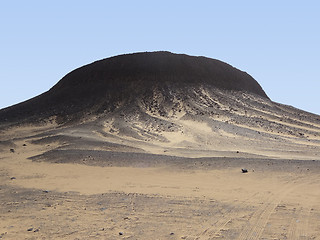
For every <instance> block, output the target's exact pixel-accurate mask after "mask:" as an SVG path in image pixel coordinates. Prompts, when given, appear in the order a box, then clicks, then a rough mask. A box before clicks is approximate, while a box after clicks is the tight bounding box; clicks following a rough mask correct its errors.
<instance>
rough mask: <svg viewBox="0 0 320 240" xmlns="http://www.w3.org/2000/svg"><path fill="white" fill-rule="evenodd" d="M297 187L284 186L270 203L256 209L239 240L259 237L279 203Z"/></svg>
mask: <svg viewBox="0 0 320 240" xmlns="http://www.w3.org/2000/svg"><path fill="white" fill-rule="evenodd" d="M296 187H297V186H291V187H290V185H289V186H286V187H284V188H282V191H280V192H279V193H276V194H275V195H274V196H273V197H271V199H270V201H268V203H266V204H264V205H262V206H261V207H260V208H259V209H258V210H257V211H255V212H254V214H253V215H252V217H251V218H250V219H249V222H248V224H247V225H246V226H245V227H244V229H243V230H242V232H241V233H240V235H239V237H238V240H254V239H259V238H260V237H261V235H262V233H263V231H264V229H265V227H266V225H267V222H268V220H269V218H270V216H271V214H272V213H273V211H274V210H275V208H276V207H277V206H278V205H279V203H280V202H281V200H282V199H283V198H284V197H285V196H286V195H287V194H288V193H289V192H291V191H292V190H293V189H294V188H296ZM283 189H285V190H283Z"/></svg>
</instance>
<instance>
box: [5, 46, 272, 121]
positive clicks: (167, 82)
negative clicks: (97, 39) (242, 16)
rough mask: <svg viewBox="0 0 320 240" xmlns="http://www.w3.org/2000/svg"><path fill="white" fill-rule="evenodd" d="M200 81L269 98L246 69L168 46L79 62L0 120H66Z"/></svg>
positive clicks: (10, 108)
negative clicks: (164, 49) (173, 50)
mask: <svg viewBox="0 0 320 240" xmlns="http://www.w3.org/2000/svg"><path fill="white" fill-rule="evenodd" d="M201 86H210V87H215V88H219V89H225V90H235V91H244V92H249V93H253V94H256V95H259V96H261V97H264V98H268V97H267V95H266V94H265V92H264V91H263V90H262V88H261V86H260V85H259V84H258V83H257V82H256V81H255V80H254V79H253V78H252V77H251V76H250V75H248V74H247V73H245V72H242V71H240V70H238V69H236V68H234V67H232V66H230V65H228V64H226V63H224V62H221V61H218V60H215V59H210V58H206V57H193V56H188V55H184V54H173V53H170V52H150V53H148V52H146V53H135V54H127V55H120V56H115V57H111V58H107V59H103V60H100V61H97V62H94V63H91V64H88V65H86V66H83V67H80V68H78V69H76V70H74V71H72V72H70V73H69V74H67V75H66V76H65V77H63V78H62V79H61V80H60V81H59V82H58V83H57V84H56V85H55V86H54V87H52V88H51V89H50V90H49V91H47V92H45V93H43V94H41V95H39V96H37V97H35V98H32V99H30V100H28V101H26V102H23V103H20V104H17V105H14V106H12V107H8V108H5V109H2V110H0V122H10V121H16V120H20V121H21V119H25V120H36V119H38V120H39V119H42V118H48V117H50V116H58V117H61V118H62V119H63V121H67V120H70V119H75V118H79V117H82V116H83V115H84V114H88V113H90V114H95V113H101V112H112V111H114V110H115V109H116V108H117V107H119V105H121V104H122V105H124V104H126V105H128V104H132V103H135V105H136V103H137V102H138V100H139V99H145V98H148V97H152V95H153V90H154V89H158V90H159V91H160V92H163V93H168V92H170V91H175V90H177V89H179V90H181V91H182V92H184V91H185V89H188V88H190V87H192V88H199V87H201ZM144 101H145V100H144ZM145 102H148V101H145ZM149 102H150V101H149Z"/></svg>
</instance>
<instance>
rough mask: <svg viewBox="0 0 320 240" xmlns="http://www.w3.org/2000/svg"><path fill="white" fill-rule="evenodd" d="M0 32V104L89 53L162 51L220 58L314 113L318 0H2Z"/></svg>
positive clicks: (55, 77)
mask: <svg viewBox="0 0 320 240" xmlns="http://www.w3.org/2000/svg"><path fill="white" fill-rule="evenodd" d="M0 31H1V32H0V34H1V35H0V108H4V107H7V106H10V105H13V104H15V103H18V102H21V101H24V100H27V99H29V98H31V97H34V96H36V95H39V94H41V93H43V92H45V91H47V90H49V89H50V88H51V87H52V86H53V85H54V84H56V83H57V82H58V81H59V80H60V79H61V78H62V77H63V76H64V75H66V74H67V73H68V72H70V71H71V70H74V69H75V68H78V67H80V66H82V65H85V64H88V63H91V62H93V61H96V60H99V59H102V58H107V57H110V56H114V55H119V54H123V53H132V52H141V51H156V50H167V51H171V52H174V53H186V54H189V55H195V56H206V57H210V58H215V59H219V60H222V61H225V62H227V63H229V64H231V65H233V66H234V67H236V68H239V69H241V70H243V71H246V72H248V73H249V74H250V75H252V76H253V77H254V78H255V79H256V80H257V81H258V82H259V83H260V84H261V85H262V87H263V89H264V90H265V91H266V93H267V94H268V95H269V97H270V98H271V99H272V100H274V101H276V102H280V103H284V104H288V105H292V106H294V107H297V108H301V109H303V110H306V111H310V112H313V113H317V114H320V93H319V90H320V66H319V63H320V61H319V57H320V1H308V0H306V1H295V0H291V1H289V0H282V1H279V0H277V1H276V0H270V1H257V0H252V1H247V0H241V1H240V0H234V1H229V0H225V1H221V0H219V1H218V0H211V1H201V0H199V1H188V0H181V1H179V0H171V1H167V0H162V1H150V0H149V1H139V0H135V1H131V0H128V1H124V0H118V1H107V0H105V1H96V0H91V1H82V0H77V1H73V0H64V1H61V0H55V1H43V0H41V1H33V0H29V1H24V0H21V1H16V0H10V1H1V2H0Z"/></svg>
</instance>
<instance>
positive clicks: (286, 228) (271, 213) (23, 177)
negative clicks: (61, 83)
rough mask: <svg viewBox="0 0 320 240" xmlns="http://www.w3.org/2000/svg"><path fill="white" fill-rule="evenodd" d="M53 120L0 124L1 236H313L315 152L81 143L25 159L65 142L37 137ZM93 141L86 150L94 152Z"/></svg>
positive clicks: (317, 187) (317, 186)
mask: <svg viewBox="0 0 320 240" xmlns="http://www.w3.org/2000/svg"><path fill="white" fill-rule="evenodd" d="M194 124H195V123H194ZM187 125H188V126H189V123H187ZM57 128H58V126H57V125H54V124H53V125H50V124H49V125H46V126H42V127H41V128H39V129H38V128H37V127H30V126H27V127H21V126H20V127H18V128H17V129H10V130H8V131H2V134H1V136H2V141H1V143H2V148H1V159H0V163H1V171H0V178H1V181H0V182H1V187H0V196H1V205H0V213H1V214H0V216H1V221H0V234H1V235H0V236H1V238H3V239H319V235H320V225H319V222H320V202H319V199H320V181H319V179H320V178H319V177H320V163H319V161H318V160H294V159H280V158H270V157H269V158H266V157H264V156H263V154H262V153H261V154H260V155H258V154H259V152H255V153H256V154H257V155H256V157H255V158H253V157H252V156H253V155H252V156H251V155H250V156H249V155H248V154H247V155H246V154H242V155H243V156H240V157H239V154H240V155H241V153H236V152H231V151H230V152H228V154H227V151H225V152H223V154H222V153H221V152H220V153H218V152H217V153H216V155H217V157H210V158H208V157H207V158H205V157H204V158H187V157H181V156H180V157H177V156H176V157H174V156H171V157H170V156H166V155H160V157H158V158H157V157H152V155H147V157H145V159H144V160H141V161H140V159H139V155H137V156H136V157H133V156H132V154H134V153H130V152H128V153H127V154H129V155H130V156H129V157H125V155H123V156H122V157H121V156H118V158H120V159H121V158H123V161H121V160H119V159H118V160H117V159H116V160H115V161H112V159H111V160H110V162H108V161H106V162H102V161H100V160H99V159H95V156H94V155H93V154H92V152H88V151H89V150H84V149H80V150H81V151H82V153H83V151H84V152H86V151H87V152H86V154H85V156H82V157H81V158H80V159H69V160H70V161H68V159H65V161H64V162H61V161H56V160H57V159H54V160H53V161H40V160H39V159H38V158H39V157H36V158H34V159H33V160H32V157H34V156H41V154H43V153H48V152H51V151H52V150H57V149H66V148H67V146H68V144H70V142H67V141H66V139H64V141H65V142H61V141H60V140H58V139H53V140H52V142H50V143H49V142H48V141H47V142H46V141H44V140H43V139H45V138H46V136H45V133H52V131H53V130H55V129H57ZM205 128H206V127H205V125H203V124H202V123H201V124H199V125H198V126H195V127H194V129H196V131H197V132H199V131H200V130H201V129H203V130H208V129H205ZM73 131H74V132H76V131H75V130H74V128H73ZM37 132H41V133H42V134H40V135H41V136H39V134H37ZM64 132H65V133H66V134H67V133H68V129H64ZM167 134H168V135H170V137H168V139H170V141H169V142H168V143H167V146H166V147H167V148H168V149H171V150H170V151H173V148H172V146H173V145H174V144H178V143H179V142H180V141H181V138H179V133H176V134H174V133H172V134H169V133H167ZM80 135H81V134H80V133H79V132H78V133H77V138H79V137H80ZM94 136H96V139H95V140H97V141H98V140H99V139H100V138H101V135H99V134H96V135H94V134H92V135H91V136H88V134H87V133H86V132H85V133H83V135H82V141H83V142H84V143H85V140H83V139H86V137H87V139H89V140H88V144H89V145H90V144H92V142H90V141H92V140H93V138H94ZM60 137H61V135H60ZM89 137H90V138H89ZM225 137H227V136H225ZM8 139H10V140H11V141H8ZM41 139H42V141H39V140H41ZM24 145H25V146H24ZM162 145H163V143H161V144H160V147H163V146H162ZM169 147H171V148H169ZM226 147H227V146H226ZM101 148H102V147H101V146H97V147H96V152H98V153H99V154H102V153H101V152H100V151H101ZM10 149H14V152H11V151H10ZM73 149H74V147H73ZM153 149H154V147H150V149H149V150H150V151H152V150H153ZM80 150H79V151H80ZM144 150H145V151H147V146H145V147H144ZM178 150H179V149H178ZM61 151H62V150H61ZM198 152H200V151H199V150H198ZM165 153H167V152H165ZM179 154H180V155H181V150H180V151H177V154H176V155H179ZM193 154H195V153H194V152H193ZM187 155H188V153H187ZM204 155H206V154H204ZM219 155H225V156H224V157H221V156H219ZM227 155H229V156H228V157H226V156H227ZM257 156H258V157H257ZM166 157H167V158H166ZM169 157H170V158H169ZM30 158H31V159H30ZM306 158H308V156H306ZM49 160H50V159H49ZM130 160H131V161H130ZM241 168H247V169H248V173H242V172H241ZM120 234H121V235H120Z"/></svg>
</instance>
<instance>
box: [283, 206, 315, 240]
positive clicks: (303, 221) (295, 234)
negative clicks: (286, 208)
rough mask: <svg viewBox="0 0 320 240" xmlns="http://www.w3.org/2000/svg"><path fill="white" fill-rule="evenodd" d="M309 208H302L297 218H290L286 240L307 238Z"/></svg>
mask: <svg viewBox="0 0 320 240" xmlns="http://www.w3.org/2000/svg"><path fill="white" fill-rule="evenodd" d="M310 214H311V208H302V209H301V210H300V211H299V214H298V216H297V217H294V218H292V220H291V222H290V226H289V229H288V239H292V240H299V239H306V238H307V237H308V225H309V219H310Z"/></svg>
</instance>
